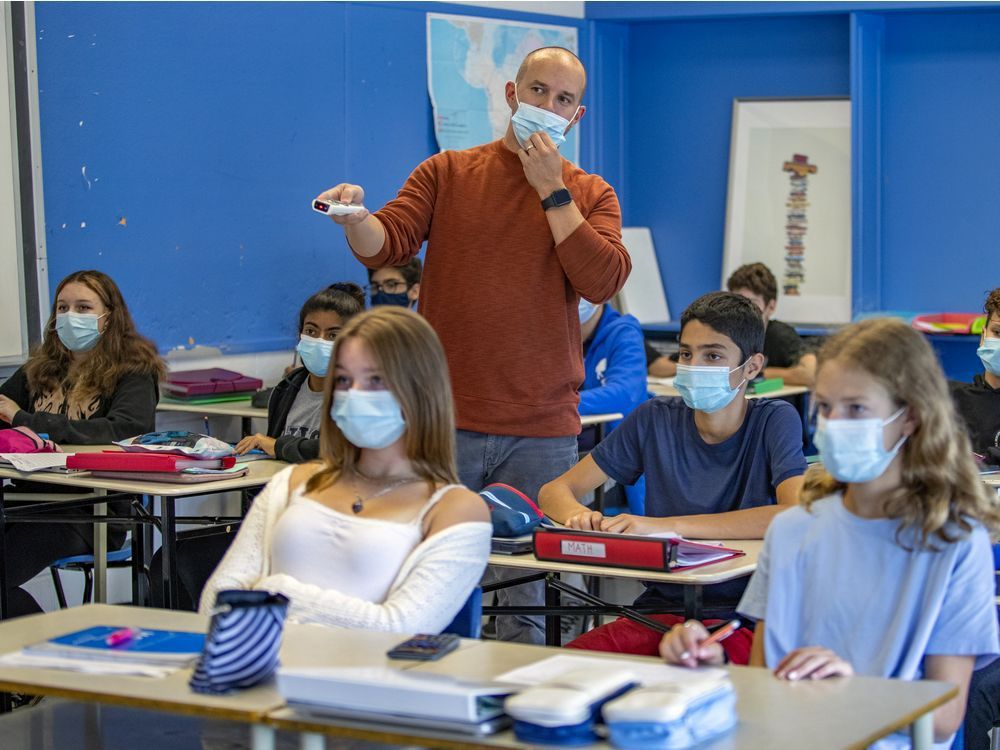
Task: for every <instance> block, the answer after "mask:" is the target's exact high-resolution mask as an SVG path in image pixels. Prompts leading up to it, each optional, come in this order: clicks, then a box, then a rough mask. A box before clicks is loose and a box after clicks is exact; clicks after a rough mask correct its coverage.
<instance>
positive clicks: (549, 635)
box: [545, 573, 562, 646]
mask: <svg viewBox="0 0 1000 750" xmlns="http://www.w3.org/2000/svg"><path fill="white" fill-rule="evenodd" d="M551 575H552V576H554V577H558V576H557V575H556V574H555V573H553V574H551ZM545 606H546V607H558V606H559V589H557V588H556V587H555V586H550V585H549V579H548V578H547V577H546V579H545ZM545 645H546V646H561V645H562V618H561V617H560V616H559V615H548V616H547V617H546V618H545Z"/></svg>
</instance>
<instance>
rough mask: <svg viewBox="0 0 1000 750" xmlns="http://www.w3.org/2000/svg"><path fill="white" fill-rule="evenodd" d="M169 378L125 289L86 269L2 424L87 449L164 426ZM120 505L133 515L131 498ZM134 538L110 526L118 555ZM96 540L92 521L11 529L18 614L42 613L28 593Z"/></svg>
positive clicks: (52, 321) (63, 289)
mask: <svg viewBox="0 0 1000 750" xmlns="http://www.w3.org/2000/svg"><path fill="white" fill-rule="evenodd" d="M165 372H166V367H165V366H164V364H163V360H162V359H160V355H159V354H158V353H157V351H156V345H155V344H153V342H152V341H150V340H149V339H147V338H145V337H143V336H141V335H140V334H139V332H138V331H136V328H135V323H134V322H133V320H132V316H131V314H130V313H129V310H128V307H127V306H126V304H125V299H124V298H123V297H122V293H121V291H120V290H119V289H118V285H117V284H115V282H114V281H113V280H112V279H111V278H110V277H109V276H107V275H106V274H103V273H101V272H100V271H77V272H75V273H71V274H70V275H69V276H67V277H66V278H65V279H63V280H62V281H60V282H59V286H58V287H56V293H55V302H54V303H53V305H52V312H51V314H50V315H49V321H48V324H47V325H46V327H45V338H44V339H43V340H42V343H41V345H39V346H38V347H37V349H35V350H34V351H33V352H32V353H31V356H30V357H29V358H28V361H27V362H26V363H25V364H24V366H22V367H20V368H19V369H18V370H17V371H16V372H15V373H14V374H13V375H11V376H10V378H8V379H7V380H6V381H5V382H4V383H3V385H0V427H7V426H8V425H9V426H13V427H21V426H24V427H28V428H30V429H32V430H34V431H35V432H38V433H47V434H48V436H49V438H51V439H52V440H53V441H55V442H56V443H68V444H77V445H99V444H105V443H111V442H113V441H115V440H124V439H125V438H129V437H134V436H136V435H141V434H142V433H144V432H150V431H151V430H153V429H155V421H156V403H157V401H158V400H159V389H158V382H159V380H160V378H162V377H163V375H164V373H165ZM37 488H38V485H34V487H33V488H29V487H25V488H24V490H25V491H31V490H32V489H37ZM19 490H20V488H19ZM44 490H45V491H46V492H49V491H55V492H58V491H59V490H58V488H51V487H49V486H46V487H44ZM112 506H114V510H115V511H116V512H123V511H124V510H125V509H126V508H127V507H128V501H117V502H115V503H112ZM125 533H126V532H125V528H124V527H123V526H118V525H112V526H110V527H109V529H108V547H109V549H118V548H119V547H120V546H121V545H122V544H123V543H124V541H125ZM93 538H94V536H93V525H92V524H75V523H45V524H26V523H12V524H9V525H8V526H7V528H6V531H5V533H4V543H5V545H6V546H7V549H8V550H14V551H16V554H8V555H7V562H6V564H7V585H8V587H10V588H9V591H8V594H9V596H10V600H9V601H10V611H11V613H12V614H13V615H20V614H30V613H34V612H40V611H41V608H40V607H39V606H38V604H37V602H35V600H34V599H33V598H32V597H31V595H30V594H28V593H27V592H26V591H24V590H23V589H21V588H20V586H21V585H22V584H24V583H26V582H27V581H29V580H31V579H32V578H33V577H34V576H35V575H37V574H38V573H39V572H41V571H42V570H45V568H47V567H48V566H49V565H50V564H52V563H53V562H55V561H56V560H58V559H60V558H62V557H68V556H71V555H84V554H92V553H93Z"/></svg>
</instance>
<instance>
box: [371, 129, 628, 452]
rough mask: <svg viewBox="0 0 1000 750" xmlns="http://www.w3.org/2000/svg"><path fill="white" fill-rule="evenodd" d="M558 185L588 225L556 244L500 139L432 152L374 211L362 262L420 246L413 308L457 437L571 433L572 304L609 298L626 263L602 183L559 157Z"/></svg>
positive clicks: (576, 348)
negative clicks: (375, 228) (440, 366)
mask: <svg viewBox="0 0 1000 750" xmlns="http://www.w3.org/2000/svg"><path fill="white" fill-rule="evenodd" d="M563 181H564V182H565V184H566V187H567V188H568V189H569V191H570V193H571V194H572V195H573V200H574V202H575V203H576V205H577V208H579V209H580V212H581V213H582V214H583V216H584V219H585V221H584V222H583V224H581V225H580V226H579V227H577V229H576V230H575V231H574V232H573V234H571V235H570V236H569V237H567V238H566V239H565V240H564V241H563V242H561V243H560V244H559V245H558V246H556V245H555V243H554V240H553V238H552V232H551V230H550V228H549V225H548V221H547V220H546V218H545V212H544V211H543V210H542V207H541V205H540V201H539V198H538V194H537V193H536V192H535V190H534V189H533V188H532V187H531V186H530V185H529V184H528V182H527V180H526V179H525V177H524V170H523V168H522V167H521V161H520V159H519V158H518V156H517V154H515V153H513V152H511V151H509V150H508V149H507V148H506V147H505V146H504V144H503V142H502V141H494V142H493V143H488V144H486V145H484V146H478V147H476V148H472V149H468V150H466V151H446V152H444V153H440V154H436V155H434V156H432V157H431V158H429V159H427V160H426V161H424V162H423V163H422V164H420V165H419V166H418V167H417V168H416V169H415V170H414V171H413V174H411V175H410V177H409V178H408V179H407V181H406V183H405V184H404V185H403V187H402V189H401V190H400V191H399V195H398V196H397V197H396V198H395V199H394V200H392V201H390V202H389V203H387V204H386V205H385V206H384V207H383V208H382V209H381V210H380V211H378V212H377V213H376V214H375V216H377V217H378V219H379V220H380V221H381V222H382V225H383V226H384V227H385V232H386V239H385V244H384V245H383V246H382V249H381V250H380V251H379V253H378V254H377V255H374V256H372V257H371V258H362V257H360V256H358V259H359V260H360V261H361V262H362V263H364V264H365V265H367V266H369V267H371V268H377V267H381V266H384V265H402V264H403V263H405V262H406V261H407V260H409V259H410V258H411V257H413V256H414V255H416V254H417V253H418V252H419V250H420V246H421V244H422V243H423V242H424V240H426V241H427V252H426V254H425V260H424V272H423V277H422V278H421V283H420V312H421V314H423V315H424V317H425V318H426V319H427V321H428V322H429V323H430V324H431V325H432V326H433V327H434V330H435V331H437V333H438V336H440V337H441V343H442V344H443V345H444V351H445V354H446V355H447V358H448V367H449V370H450V372H451V382H452V388H453V391H454V396H455V407H456V411H457V421H458V427H459V428H460V429H464V430H472V431H474V432H483V433H492V434H499V435H518V436H523V437H556V436H563V435H576V434H577V433H578V432H579V431H580V417H579V415H578V413H577V403H578V401H579V397H578V396H577V389H578V388H579V386H580V384H581V383H582V382H583V363H582V358H581V345H580V323H579V316H578V313H577V304H578V300H579V296H581V295H582V296H583V297H586V298H587V299H589V300H591V301H593V302H604V301H606V300H608V299H610V298H611V297H612V296H614V294H615V293H616V292H617V291H618V290H619V289H621V287H622V285H623V284H624V283H625V279H626V278H627V277H628V274H629V271H630V270H631V261H630V259H629V256H628V252H627V251H626V250H625V247H624V245H623V244H622V241H621V210H620V208H619V206H618V198H617V197H616V196H615V192H614V190H613V189H612V188H611V186H610V185H608V184H607V183H606V182H605V181H604V180H602V179H601V178H600V177H598V176H596V175H590V174H587V173H586V172H584V171H583V170H582V169H578V168H577V167H575V166H573V165H572V164H571V163H570V162H568V161H566V160H565V159H564V160H563Z"/></svg>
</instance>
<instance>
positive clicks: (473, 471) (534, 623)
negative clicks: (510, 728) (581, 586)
mask: <svg viewBox="0 0 1000 750" xmlns="http://www.w3.org/2000/svg"><path fill="white" fill-rule="evenodd" d="M457 448H458V478H459V480H460V481H461V482H462V484H464V485H465V486H466V487H468V488H469V489H470V490H472V491H473V492H479V490H481V489H482V488H483V487H485V486H486V485H487V484H492V483H494V482H501V483H503V484H509V485H510V486H511V487H516V488H517V489H519V490H521V492H523V493H524V494H525V495H527V496H528V497H530V498H531V499H532V500H535V499H537V498H538V490H540V489H541V488H542V485H543V484H545V483H546V482H551V481H552V480H553V479H555V478H556V477H558V476H560V475H562V474H564V473H565V472H567V471H569V470H570V469H571V468H573V467H574V466H575V465H576V461H577V449H576V436H574V435H570V436H567V437H553V438H531V437H515V436H512V435H487V434H484V433H481V432H469V431H468V430H459V431H458V435H457ZM522 575H524V573H523V572H521V571H517V570H512V569H510V568H487V570H486V575H485V577H484V578H483V581H484V583H493V582H496V581H502V580H506V579H508V578H518V577H520V576H522ZM496 593H497V604H498V605H500V606H505V605H506V606H541V605H543V604H544V603H545V584H544V583H542V582H541V581H537V582H535V583H527V584H522V585H520V586H515V587H512V588H507V589H500V590H499V591H497V592H496ZM497 638H498V639H499V640H502V641H521V642H522V643H536V644H543V643H545V619H544V618H542V617H528V616H522V615H514V616H509V617H498V618H497Z"/></svg>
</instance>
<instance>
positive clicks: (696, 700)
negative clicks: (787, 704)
mask: <svg viewBox="0 0 1000 750" xmlns="http://www.w3.org/2000/svg"><path fill="white" fill-rule="evenodd" d="M604 720H605V722H606V723H607V727H608V734H609V738H610V740H611V744H612V745H614V746H615V747H617V748H622V750H683V749H684V748H690V747H695V746H698V745H701V744H702V743H704V742H707V741H709V740H712V739H715V738H716V737H719V736H721V735H723V734H725V733H726V732H728V731H729V730H731V729H732V728H733V727H734V726H736V721H737V719H736V693H735V692H734V691H733V686H732V684H731V683H730V682H729V679H728V678H721V679H709V680H692V681H691V682H684V683H679V682H678V683H664V684H661V685H650V686H648V687H642V688H638V689H636V690H633V691H631V692H629V693H627V694H625V695H623V696H622V697H620V698H617V699H616V700H613V701H609V702H608V703H607V704H606V705H605V706H604Z"/></svg>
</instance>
